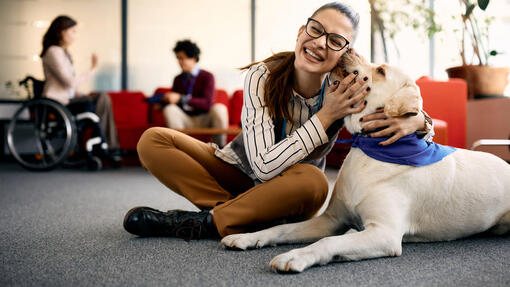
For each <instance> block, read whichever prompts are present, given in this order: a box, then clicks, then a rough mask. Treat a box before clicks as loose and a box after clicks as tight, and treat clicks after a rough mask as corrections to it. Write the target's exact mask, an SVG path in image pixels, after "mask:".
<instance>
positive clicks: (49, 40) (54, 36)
mask: <svg viewBox="0 0 510 287" xmlns="http://www.w3.org/2000/svg"><path fill="white" fill-rule="evenodd" d="M76 24H77V23H76V21H74V20H73V19H72V18H71V17H69V16H64V15H61V16H58V17H57V18H55V20H53V21H52V22H51V24H50V27H49V28H48V31H46V33H45V34H44V36H43V41H42V45H43V49H42V52H41V55H40V57H41V58H42V57H43V56H44V54H45V53H46V51H47V50H48V48H50V47H51V46H58V45H60V42H61V41H62V31H64V30H66V29H69V28H71V27H73V26H75V25H76Z"/></svg>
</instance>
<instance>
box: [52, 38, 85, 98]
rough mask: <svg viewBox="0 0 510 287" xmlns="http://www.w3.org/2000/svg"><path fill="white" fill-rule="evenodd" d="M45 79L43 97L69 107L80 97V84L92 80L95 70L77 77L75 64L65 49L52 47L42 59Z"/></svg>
mask: <svg viewBox="0 0 510 287" xmlns="http://www.w3.org/2000/svg"><path fill="white" fill-rule="evenodd" d="M42 63H43V70H44V78H45V81H46V83H45V84H44V90H43V97H47V98H50V99H53V100H56V101H58V102H60V103H61V104H63V105H67V104H68V103H69V100H70V99H71V98H73V97H75V96H78V94H77V93H76V90H77V88H78V86H79V85H80V84H82V83H83V82H85V81H87V80H88V79H90V77H91V76H92V74H93V70H89V71H87V72H85V73H83V74H81V75H79V76H76V75H75V71H74V67H73V64H72V63H71V60H70V59H69V57H68V56H67V54H66V52H65V50H64V48H62V47H60V46H51V47H50V48H48V50H47V51H46V53H45V54H44V56H43V57H42Z"/></svg>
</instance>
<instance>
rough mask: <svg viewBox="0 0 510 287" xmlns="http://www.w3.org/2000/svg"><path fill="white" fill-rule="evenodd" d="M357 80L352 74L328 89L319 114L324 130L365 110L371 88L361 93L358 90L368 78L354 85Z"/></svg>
mask: <svg viewBox="0 0 510 287" xmlns="http://www.w3.org/2000/svg"><path fill="white" fill-rule="evenodd" d="M355 78H356V74H354V73H351V74H349V75H348V76H347V77H345V78H344V79H343V80H342V81H341V82H338V81H335V82H334V83H333V84H332V85H331V86H329V87H328V88H327V89H326V92H325V94H326V95H325V97H324V103H323V104H322V108H321V109H320V111H319V112H317V117H319V120H320V121H321V123H322V126H323V127H324V129H327V128H328V127H329V126H330V125H331V124H332V123H333V122H334V121H336V120H338V119H341V118H343V117H345V116H347V115H350V114H354V113H359V112H361V111H362V110H363V109H364V108H365V106H366V101H365V98H366V96H367V94H368V92H369V91H370V87H366V88H364V89H363V90H362V91H359V92H358V90H359V89H360V88H361V87H362V86H363V85H365V84H366V82H367V81H368V78H367V77H363V78H361V77H360V78H361V79H359V80H357V81H356V82H354V83H353V80H354V79H355ZM356 92H357V93H356ZM358 104H359V105H358ZM356 105H358V106H356Z"/></svg>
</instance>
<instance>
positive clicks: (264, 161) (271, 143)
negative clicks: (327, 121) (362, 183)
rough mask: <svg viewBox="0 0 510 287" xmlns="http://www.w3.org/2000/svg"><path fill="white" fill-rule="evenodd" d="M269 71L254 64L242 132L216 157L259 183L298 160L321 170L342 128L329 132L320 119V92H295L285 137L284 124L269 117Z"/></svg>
mask: <svg viewBox="0 0 510 287" xmlns="http://www.w3.org/2000/svg"><path fill="white" fill-rule="evenodd" d="M268 73H269V70H268V68H267V66H266V64H264V63H259V64H257V65H254V66H252V67H251V68H250V69H249V70H248V73H247V74H246V78H245V83H244V95H245V96H244V103H243V109H242V114H241V119H242V120H241V124H242V133H241V134H240V135H239V136H238V137H236V138H235V139H234V140H233V141H232V142H230V143H229V144H228V145H226V146H225V147H224V148H223V149H221V150H219V149H218V150H216V156H217V157H219V158H220V159H222V160H224V161H225V162H227V163H230V164H233V165H235V166H237V167H238V168H239V169H241V170H242V171H243V172H245V173H246V174H247V175H248V176H250V177H251V178H252V179H254V180H255V181H256V182H265V181H268V180H270V179H272V178H273V177H275V176H277V175H279V174H281V173H282V172H283V171H285V170H286V169H287V168H289V167H291V166H292V165H294V164H296V163H310V164H313V165H315V166H317V167H319V168H321V169H324V166H325V155H326V154H327V153H328V152H329V151H330V150H331V148H332V146H333V144H334V142H335V140H336V137H337V135H338V131H339V130H340V128H341V127H342V126H343V123H342V122H338V123H337V124H335V125H334V126H332V127H331V128H329V129H328V131H327V132H326V131H325V130H324V128H323V127H322V124H321V122H320V120H319V118H318V117H317V116H316V115H315V114H314V113H315V111H317V110H318V105H319V104H320V103H319V95H318V94H317V95H316V96H314V97H312V98H308V99H306V98H304V97H302V96H301V95H299V94H298V93H296V92H295V91H293V95H292V96H291V99H290V101H289V108H290V111H291V116H292V118H293V120H294V124H292V123H291V122H290V121H289V122H288V124H287V125H286V130H285V135H286V137H285V138H283V139H282V138H281V131H282V123H277V122H275V121H274V119H272V118H271V117H269V115H268V109H267V107H265V102H264V85H265V82H266V80H267V76H268Z"/></svg>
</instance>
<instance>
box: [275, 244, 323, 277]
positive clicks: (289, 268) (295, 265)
mask: <svg viewBox="0 0 510 287" xmlns="http://www.w3.org/2000/svg"><path fill="white" fill-rule="evenodd" d="M314 263H315V262H314V260H313V256H311V254H308V253H303V252H301V251H300V250H299V249H294V250H291V251H289V252H286V253H283V254H280V255H278V256H276V257H275V258H273V260H271V262H270V263H269V266H270V267H271V269H273V270H274V271H276V272H278V273H300V272H303V270H305V269H306V268H308V267H310V266H312V265H314Z"/></svg>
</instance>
